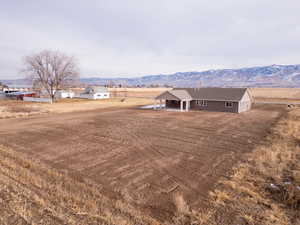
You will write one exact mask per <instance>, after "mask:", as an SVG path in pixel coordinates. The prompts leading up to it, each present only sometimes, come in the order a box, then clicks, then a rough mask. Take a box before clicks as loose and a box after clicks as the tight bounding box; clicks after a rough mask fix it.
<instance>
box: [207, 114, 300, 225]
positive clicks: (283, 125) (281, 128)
mask: <svg viewBox="0 0 300 225" xmlns="http://www.w3.org/2000/svg"><path fill="white" fill-rule="evenodd" d="M299 141H300V111H299V110H297V109H295V110H293V111H291V112H289V113H288V115H287V116H286V117H285V118H282V119H281V120H280V121H279V122H278V124H277V125H276V126H275V127H274V129H273V130H272V133H271V134H270V135H269V137H268V140H267V143H266V144H265V145H262V146H259V147H257V149H256V150H255V151H254V152H253V153H251V154H250V155H249V158H248V160H247V161H246V162H245V163H243V164H241V165H240V166H239V167H237V168H235V169H234V172H233V175H232V176H231V177H230V178H229V179H224V180H222V181H221V182H220V184H219V187H218V188H217V189H216V190H215V191H214V192H213V193H212V194H211V197H212V202H213V203H214V206H213V207H214V209H213V211H215V212H214V213H212V215H211V216H210V218H208V220H207V221H206V223H204V224H257V225H261V224H273V225H284V224H286V225H291V224H299V223H300V213H299V212H300V179H299V178H300V177H299V172H300V166H299V159H300V147H299Z"/></svg>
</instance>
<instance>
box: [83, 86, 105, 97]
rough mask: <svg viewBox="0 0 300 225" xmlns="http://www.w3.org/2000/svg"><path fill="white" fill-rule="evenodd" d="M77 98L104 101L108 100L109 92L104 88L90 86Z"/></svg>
mask: <svg viewBox="0 0 300 225" xmlns="http://www.w3.org/2000/svg"><path fill="white" fill-rule="evenodd" d="M78 97H79V98H87V99H105V98H109V97H110V96H109V91H108V89H107V88H106V87H97V86H90V87H87V88H86V89H85V90H84V92H82V93H80V95H79V96H78Z"/></svg>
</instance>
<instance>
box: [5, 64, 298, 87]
mask: <svg viewBox="0 0 300 225" xmlns="http://www.w3.org/2000/svg"><path fill="white" fill-rule="evenodd" d="M0 81H1V80H0ZM81 81H82V82H83V83H85V84H93V85H106V84H115V85H118V84H122V85H127V86H137V85H140V86H142V85H145V86H150V85H159V86H163V85H171V86H175V87H199V86H218V87H300V64H299V65H271V66H261V67H249V68H241V69H219V70H207V71H202V72H196V71H193V72H177V73H174V74H170V75H162V74H159V75H148V76H142V77H135V78H101V77H93V78H82V79H81ZM3 82H4V83H6V84H8V85H13V84H15V85H18V86H19V85H22V83H24V82H25V80H10V81H8V80H6V81H5V80H3ZM24 84H26V83H24Z"/></svg>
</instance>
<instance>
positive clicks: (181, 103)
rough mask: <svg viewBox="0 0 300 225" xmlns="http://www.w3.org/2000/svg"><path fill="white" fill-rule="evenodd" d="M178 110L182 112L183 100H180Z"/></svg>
mask: <svg viewBox="0 0 300 225" xmlns="http://www.w3.org/2000/svg"><path fill="white" fill-rule="evenodd" d="M180 111H181V112H182V111H183V101H182V100H180Z"/></svg>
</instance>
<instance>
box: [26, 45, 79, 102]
mask: <svg viewBox="0 0 300 225" xmlns="http://www.w3.org/2000/svg"><path fill="white" fill-rule="evenodd" d="M24 64H25V68H24V70H23V71H24V72H26V73H27V75H26V76H27V78H28V79H30V80H31V81H32V83H33V84H35V85H37V86H40V87H41V88H43V89H44V90H45V91H46V92H47V94H48V95H49V97H50V98H51V101H52V102H53V101H54V99H55V94H56V92H57V91H58V90H60V89H63V88H66V87H69V86H71V85H73V84H74V83H75V82H76V81H77V80H78V79H79V68H78V65H77V60H76V59H75V58H74V57H73V56H68V55H66V54H64V53H61V52H59V51H50V50H44V51H42V52H40V53H37V54H33V55H30V56H26V57H25V60H24Z"/></svg>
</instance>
